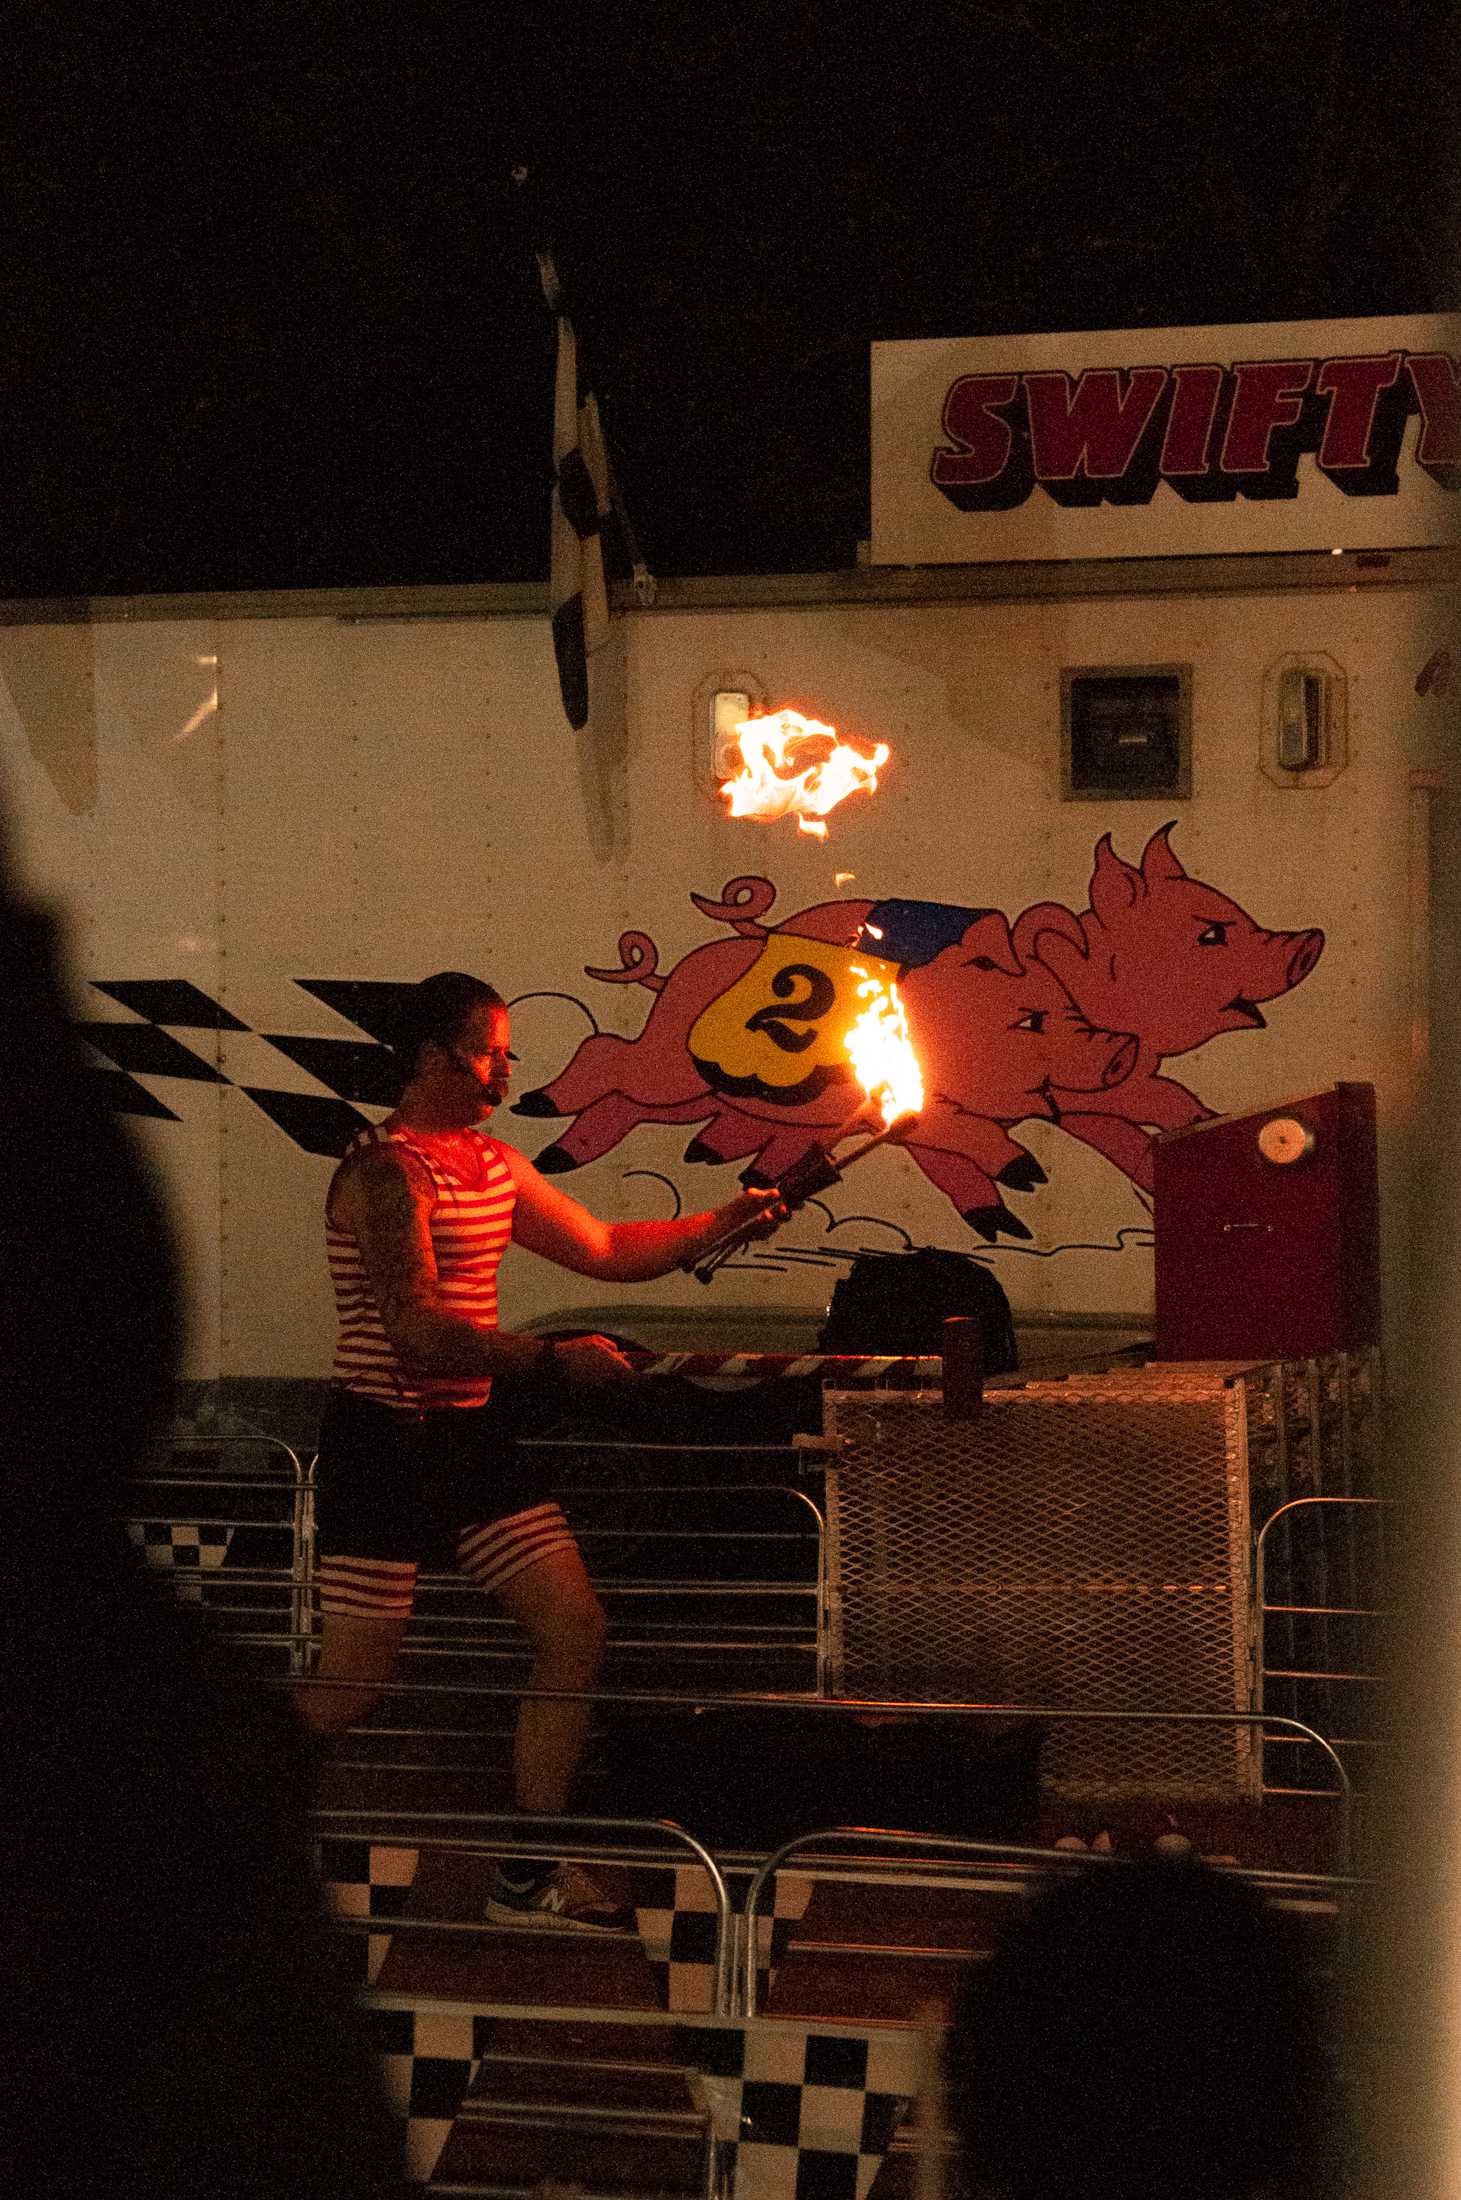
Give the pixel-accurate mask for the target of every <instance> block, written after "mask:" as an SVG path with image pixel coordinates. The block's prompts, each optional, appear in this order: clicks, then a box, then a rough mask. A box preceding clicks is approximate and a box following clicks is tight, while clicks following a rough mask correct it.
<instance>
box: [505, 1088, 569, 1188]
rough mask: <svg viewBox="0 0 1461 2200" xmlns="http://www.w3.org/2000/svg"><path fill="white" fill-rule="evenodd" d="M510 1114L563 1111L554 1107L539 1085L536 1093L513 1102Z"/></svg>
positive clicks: (551, 1113) (555, 1112)
mask: <svg viewBox="0 0 1461 2200" xmlns="http://www.w3.org/2000/svg"><path fill="white" fill-rule="evenodd" d="M512 1112H513V1114H514V1115H561V1114H562V1113H563V1110H562V1108H555V1107H554V1105H553V1103H552V1101H551V1100H550V1099H549V1098H548V1095H547V1093H546V1092H545V1091H544V1089H543V1088H542V1086H541V1085H540V1086H539V1087H538V1090H537V1091H536V1092H525V1093H524V1094H523V1096H522V1098H521V1100H514V1101H513V1103H512ZM538 1166H539V1168H541V1167H542V1163H541V1162H539V1164H538Z"/></svg>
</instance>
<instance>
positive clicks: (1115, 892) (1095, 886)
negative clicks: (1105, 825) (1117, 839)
mask: <svg viewBox="0 0 1461 2200" xmlns="http://www.w3.org/2000/svg"><path fill="white" fill-rule="evenodd" d="M1145 892H1146V880H1145V879H1144V878H1143V877H1142V875H1141V873H1140V871H1138V869H1137V868H1136V865H1135V864H1134V863H1127V862H1125V861H1124V860H1123V859H1122V857H1120V856H1119V855H1117V853H1116V850H1115V849H1114V848H1113V847H1112V845H1111V835H1110V834H1109V833H1102V835H1101V837H1100V839H1099V840H1098V841H1097V842H1096V868H1095V870H1094V871H1093V872H1092V873H1091V907H1092V909H1093V910H1094V911H1095V913H1096V921H1097V923H1098V924H1101V925H1103V926H1106V927H1109V926H1110V925H1111V924H1113V923H1114V922H1115V920H1116V919H1117V918H1118V917H1119V916H1120V915H1121V912H1122V910H1123V909H1129V908H1130V907H1131V905H1132V903H1133V902H1134V901H1135V900H1136V898H1137V896H1138V895H1139V894H1144V893H1145Z"/></svg>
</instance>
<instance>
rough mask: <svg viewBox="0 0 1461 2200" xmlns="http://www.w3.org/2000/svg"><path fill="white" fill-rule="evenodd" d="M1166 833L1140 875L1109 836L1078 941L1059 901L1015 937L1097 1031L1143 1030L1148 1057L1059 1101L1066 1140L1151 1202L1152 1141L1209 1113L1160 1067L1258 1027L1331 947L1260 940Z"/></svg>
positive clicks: (1316, 935) (1293, 936) (1287, 937)
mask: <svg viewBox="0 0 1461 2200" xmlns="http://www.w3.org/2000/svg"><path fill="white" fill-rule="evenodd" d="M1171 831H1172V826H1171V825H1164V826H1163V827H1162V828H1161V830H1160V832H1156V833H1153V835H1152V837H1151V839H1150V840H1149V841H1148V842H1147V844H1146V847H1145V849H1144V850H1143V851H1142V858H1141V863H1140V866H1139V867H1138V866H1136V865H1134V864H1130V863H1126V862H1123V860H1122V858H1121V857H1120V856H1118V855H1117V854H1116V852H1115V850H1114V848H1113V847H1112V845H1111V836H1110V834H1109V833H1107V834H1105V835H1103V837H1102V838H1101V840H1100V841H1099V842H1098V843H1097V846H1096V864H1095V870H1094V873H1093V875H1092V878H1091V886H1090V895H1091V906H1090V908H1089V909H1088V910H1086V911H1085V912H1084V914H1083V915H1082V916H1080V917H1079V918H1078V919H1077V925H1078V928H1079V931H1080V935H1081V937H1080V939H1079V940H1077V939H1076V938H1075V937H1074V936H1073V934H1072V932H1071V928H1070V924H1069V921H1068V920H1069V918H1070V914H1071V912H1070V911H1069V910H1068V909H1066V908H1065V907H1064V906H1063V904H1061V903H1059V902H1041V903H1037V904H1036V905H1035V906H1034V907H1032V908H1030V909H1026V910H1025V911H1024V912H1023V913H1022V914H1021V915H1020V916H1019V917H1018V918H1017V919H1016V921H1015V925H1014V928H1013V936H1014V940H1015V944H1016V947H1017V950H1018V951H1019V952H1020V953H1021V954H1023V955H1027V956H1036V957H1038V958H1039V960H1040V961H1041V962H1043V963H1044V964H1045V966H1046V967H1047V968H1048V969H1050V970H1052V971H1053V972H1054V973H1055V976H1056V977H1057V978H1058V979H1059V980H1060V982H1061V984H1062V986H1063V987H1064V988H1065V990H1066V992H1067V993H1068V994H1069V996H1070V998H1071V999H1072V1000H1073V1001H1074V1002H1075V1004H1076V1006H1077V1008H1078V1009H1079V1010H1080V1011H1081V1013H1082V1014H1083V1015H1085V1016H1086V1017H1088V1018H1089V1020H1090V1021H1091V1023H1093V1024H1097V1025H1117V1026H1119V1027H1120V1028H1121V1029H1122V1030H1126V1031H1132V1032H1135V1033H1136V1035H1137V1038H1138V1040H1139V1042H1140V1052H1139V1055H1138V1058H1137V1061H1136V1064H1135V1067H1134V1070H1133V1072H1132V1074H1131V1075H1130V1076H1129V1077H1127V1078H1126V1079H1124V1080H1123V1082H1122V1083H1121V1084H1120V1085H1119V1086H1116V1087H1110V1088H1106V1089H1104V1090H1102V1091H1101V1092H1099V1093H1096V1094H1092V1093H1091V1092H1090V1091H1089V1090H1087V1091H1085V1092H1084V1093H1082V1092H1080V1091H1077V1090H1074V1089H1069V1088H1063V1087H1062V1084H1061V1080H1060V1079H1059V1078H1057V1079H1056V1081H1055V1085H1054V1087H1053V1089H1052V1093H1051V1098H1052V1100H1053V1102H1054V1105H1055V1109H1056V1112H1057V1115H1058V1118H1059V1121H1060V1125H1061V1128H1062V1129H1063V1130H1066V1131H1069V1132H1070V1134H1071V1135H1072V1137H1074V1138H1078V1139H1080V1140H1081V1141H1082V1142H1083V1143H1084V1144H1086V1145H1088V1146H1093V1147H1094V1148H1095V1149H1096V1151H1097V1152H1098V1153H1102V1154H1104V1155H1105V1156H1106V1157H1107V1159H1108V1160H1110V1161H1113V1162H1114V1163H1115V1164H1116V1166H1117V1167H1118V1168H1119V1169H1121V1170H1122V1171H1123V1172H1124V1173H1125V1174H1126V1175H1127V1176H1128V1177H1130V1179H1131V1181H1132V1182H1133V1183H1134V1184H1136V1185H1138V1186H1140V1188H1141V1189H1142V1190H1143V1191H1148V1192H1149V1191H1150V1190H1151V1185H1152V1160H1151V1137H1150V1135H1149V1134H1150V1132H1151V1131H1152V1130H1180V1129H1185V1127H1186V1126H1187V1125H1188V1124H1190V1123H1200V1122H1203V1121H1204V1120H1205V1119H1206V1118H1207V1117H1208V1116H1209V1115H1210V1114H1211V1113H1212V1110H1211V1109H1210V1108H1205V1107H1204V1106H1203V1104H1202V1102H1201V1101H1200V1100H1199V1099H1198V1098H1197V1096H1196V1094H1195V1093H1192V1092H1189V1091H1188V1089H1187V1087H1186V1086H1185V1085H1181V1084H1179V1083H1178V1082H1177V1080H1176V1079H1175V1078H1172V1077H1163V1076H1161V1075H1159V1074H1158V1072H1159V1070H1160V1066H1161V1064H1162V1062H1163V1061H1164V1060H1165V1059H1166V1058H1167V1057H1168V1056H1169V1055H1174V1054H1187V1053H1190V1052H1191V1050H1192V1049H1193V1048H1194V1047H1200V1046H1202V1045H1204V1044H1205V1043H1206V1041H1207V1040H1209V1039H1215V1038H1217V1037H1218V1035H1219V1034H1220V1033H1222V1032H1225V1031H1254V1030H1262V1028H1263V1024H1264V1018H1263V1015H1262V1012H1261V1010H1260V1008H1259V1003H1260V1002H1261V1001H1271V1000H1276V999H1277V998H1278V996H1279V995H1280V994H1282V993H1287V992H1290V991H1291V990H1292V988H1293V987H1294V986H1296V985H1301V984H1302V983H1303V981H1304V979H1305V978H1307V977H1308V975H1309V973H1310V971H1311V970H1312V969H1313V968H1314V965H1315V964H1316V963H1317V962H1318V960H1319V957H1320V955H1321V954H1322V953H1323V951H1324V934H1323V933H1322V932H1318V931H1313V930H1310V931H1307V932H1268V931H1265V930H1264V928H1263V927H1262V926H1261V925H1258V924H1255V923H1254V921H1253V919H1252V918H1251V917H1250V916H1249V915H1248V913H1247V911H1246V910H1244V909H1241V908H1240V907H1239V906H1238V904H1237V903H1236V902H1235V901H1230V900H1229V898H1228V896H1227V895H1226V894H1220V893H1219V892H1218V890H1217V888H1216V887H1214V886H1208V885H1205V884H1204V883H1203V882H1202V881H1201V880H1200V879H1194V878H1189V877H1188V875H1187V873H1186V871H1185V870H1184V869H1183V868H1182V865H1181V863H1180V862H1179V861H1178V859H1177V857H1176V856H1175V855H1174V854H1173V853H1172V849H1171V845H1170V841H1169V835H1170V833H1171Z"/></svg>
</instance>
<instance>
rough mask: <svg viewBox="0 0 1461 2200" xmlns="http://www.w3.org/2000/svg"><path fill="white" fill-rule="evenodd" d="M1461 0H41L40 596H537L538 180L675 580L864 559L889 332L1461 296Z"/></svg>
mask: <svg viewBox="0 0 1461 2200" xmlns="http://www.w3.org/2000/svg"><path fill="white" fill-rule="evenodd" d="M1456 19H1457V16H1456V9H1455V7H1454V6H1453V5H1449V4H1448V5H1436V4H1433V0H1400V4H1398V5H1391V6H1389V7H1387V8H1378V7H1375V6H1373V5H1370V4H1365V5H1361V4H1360V0H1270V4H1267V5H1258V4H1255V0H1221V4H1220V0H1184V4H1183V5H1181V6H1175V5H1172V4H1170V0H1167V4H1163V5H1155V4H1152V5H1147V4H1144V0H1142V4H1133V5H1131V6H1128V7H1120V6H1118V7H1113V8H1103V9H1098V8H1095V7H1089V8H1087V7H1083V6H1078V5H1067V6H1061V7H1054V8H1052V7H1048V6H1047V7H1044V8H1041V7H1038V6H1035V5H1029V6H1025V5H1019V4H1014V0H1009V4H996V0H990V4H986V5H975V4H972V0H925V4H922V5H920V4H919V0H904V4H903V5H901V6H900V7H897V8H886V7H871V6H870V7H867V8H865V9H864V8H859V7H856V6H849V5H847V4H846V0H780V4H779V5H774V6H773V5H770V4H768V0H723V4H721V5H718V6H717V5H711V6H704V5H700V4H691V0H678V4H673V5H672V4H669V0H639V4H638V5H636V6H634V7H633V8H627V7H614V8H610V7H607V6H601V5H597V4H595V0H578V4H577V5H575V6H571V7H570V6H561V7H554V6H552V5H546V4H543V0H536V4H533V5H528V4H526V0H496V4H494V5H492V6H488V7H480V8H464V9H458V10H427V9H420V10H418V9H414V8H411V7H407V6H400V5H393V6H386V5H381V4H372V0H354V4H352V5H344V4H341V0H311V4H308V5H303V4H301V5H285V4H282V0H281V4H279V5H275V6H269V7H257V6H254V7H250V6H248V5H244V6H242V7H234V8H231V9H229V8H225V7H223V6H222V5H220V6H219V7H218V8H217V9H216V10H215V9H213V8H208V9H195V10H193V11H191V15H190V19H189V21H188V22H187V23H186V24H184V25H182V26H181V27H180V25H179V19H178V16H177V14H176V12H175V11H174V10H173V9H171V8H168V9H165V10H164V9H162V8H159V7H156V6H153V5H150V4H149V0H134V4H133V5H132V6H129V7H128V8H127V9H126V10H119V11H116V12H115V13H114V14H113V15H112V16H110V17H107V16H105V15H103V14H102V13H101V12H100V11H97V10H95V9H94V8H93V9H89V10H87V11H86V12H85V13H84V14H83V13H82V12H81V11H80V10H79V9H78V10H75V11H74V12H70V11H68V8H67V7H66V6H64V5H58V4H57V0H50V4H46V0H30V4H29V6H28V7H26V8H23V9H22V10H21V27H20V30H19V34H18V36H17V37H16V39H15V41H14V45H13V47H12V49H11V50H10V51H9V52H8V53H7V69H8V71H9V75H10V81H9V85H8V120H7V126H6V130H5V135H4V141H3V148H0V154H3V161H4V168H5V172H6V176H7V197H8V199H9V201H10V206H11V219H10V221H9V223H8V224H7V229H8V242H9V245H10V250H9V251H8V253H7V263H8V267H9V271H10V281H11V286H12V288H11V312H10V314H9V316H8V325H7V329H6V337H5V342H4V346H3V352H0V358H3V368H0V372H3V377H4V399H5V410H6V417H7V421H8V426H9V434H8V436H7V451H8V464H7V470H6V473H5V476H4V480H3V486H0V528H3V532H0V546H3V547H0V596H4V595H10V596H18V595H44V594H53V595H59V594H85V593H107V592H124V591H130V590H142V589H147V590H172V589H186V588H258V587H290V586H324V585H341V584H353V583H373V582H392V583H403V582H450V581H482V580H515V579H533V578H538V577H540V576H541V575H542V574H543V573H544V571H545V569H546V512H547V483H548V436H549V407H550V401H551V399H550V390H551V372H552V328H551V322H550V320H549V318H548V316H547V313H546V311H545V309H544V306H543V302H542V298H541V293H540V291H539V289H538V285H537V274H536V270H535V268H534V266H533V263H532V260H531V257H530V255H529V252H528V250H527V243H526V239H525V237H524V235H523V233H522V228H521V210H520V208H519V207H518V206H517V205H515V203H514V200H515V196H516V195H515V194H514V193H513V192H512V190H511V188H510V186H509V185H508V183H507V174H508V170H509V168H510V166H511V165H512V163H513V162H514V161H517V160H523V161H526V162H527V163H528V164H529V165H530V166H531V168H532V170H533V173H534V175H535V176H536V177H537V178H539V179H540V180H541V182H542V185H543V188H544V191H545V193H546V194H547V197H548V201H549V204H550V207H551V209H552V216H553V226H554V231H555V236H556V241H557V245H558V251H559V258H560V262H561V265H562V268H563V272H564V276H565V279H566V281H567V282H568V283H569V285H570V286H571V289H572V292H573V295H574V298H575V300H576V303H577V311H578V319H579V323H580V327H581V330H582V333H583V335H584V338H585V342H586V343H587V344H588V345H589V346H591V349H592V356H593V360H594V364H595V369H596V376H597V381H598V385H599V387H600V390H601V393H602V396H603V400H604V409H605V417H606V425H607V428H608V432H609V435H610V438H611V441H612V442H613V444H614V446H615V448H616V453H617V457H618V462H619V469H620V473H621V477H622V480H623V483H624V487H625V491H626V496H627V500H628V503H629V506H630V509H631V512H632V514H633V517H634V519H635V522H636V525H637V527H638V530H639V533H640V536H641V538H642V541H643V545H644V549H645V552H646V554H647V556H648V559H649V562H650V564H651V565H652V566H653V567H654V569H655V570H656V571H658V572H660V573H663V574H671V573H685V572H695V571H702V572H713V571H737V570H740V571H755V570H777V569H792V568H815V567H820V566H829V565H845V564H848V563H850V562H851V560H852V558H853V555H854V546H855V543H856V541H857V539H858V537H859V536H860V535H863V534H865V533H866V531H867V517H866V500H867V346H868V343H869V341H870V340H871V339H872V338H874V337H877V336H889V337H891V336H954V335H966V334H981V333H992V332H999V331H1006V332H1016V331H1033V330H1037V329H1061V328H1072V329H1074V328H1088V327H1125V326H1133V327H1135V326H1161V325H1167V324H1175V323H1183V322H1189V321H1222V320H1263V319H1274V320H1276V319H1289V318H1303V317H1311V316H1326V315H1337V314H1368V313H1385V312H1413V311H1434V310H1437V309H1439V308H1441V307H1444V306H1449V305H1451V304H1452V303H1454V300H1455V284H1454V279H1453V275H1452V272H1451V268H1450V266H1449V265H1448V264H1447V254H1446V244H1447V240H1448V239H1449V237H1450V236H1451V234H1452V232H1453V229H1454V214H1455V209H1456V198H1457V194H1456V190H1455V177H1454V174H1453V169H1454V168H1455V167H1456V166H1457V165H1458V164H1461V155H1458V156H1456V157H1454V158H1453V153H1452V143H1451V141H1452V139H1453V138H1454V137H1455V135H1456V116H1457V112H1458V101H1457V98H1456V92H1457V88H1458V85H1457V75H1458V72H1457V68H1456V44H1457V41H1456V38H1455V26H1456Z"/></svg>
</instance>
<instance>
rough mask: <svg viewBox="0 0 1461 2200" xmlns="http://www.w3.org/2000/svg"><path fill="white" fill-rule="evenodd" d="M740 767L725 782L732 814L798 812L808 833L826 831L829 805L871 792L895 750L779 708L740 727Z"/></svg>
mask: <svg viewBox="0 0 1461 2200" xmlns="http://www.w3.org/2000/svg"><path fill="white" fill-rule="evenodd" d="M736 746H737V749H738V751H739V756H740V769H739V771H737V772H736V773H735V775H734V776H733V777H732V778H730V779H727V780H725V781H724V782H723V783H722V785H721V789H720V791H721V793H722V794H723V795H724V797H725V800H726V805H727V808H728V811H729V814H730V815H731V816H732V817H760V818H773V817H788V816H794V817H795V819H796V821H797V824H798V826H799V827H800V829H801V831H802V832H804V833H815V834H816V836H817V837H818V839H825V838H826V834H827V825H826V818H827V813H828V811H829V810H835V809H836V807H837V805H838V803H839V802H842V801H845V800H846V798H847V796H848V795H850V794H871V793H872V792H873V790H874V789H875V787H876V786H877V783H878V773H879V772H880V771H881V770H882V768H883V766H884V765H885V764H886V763H887V761H888V758H889V756H890V755H891V754H892V751H891V750H890V749H889V747H888V744H887V742H886V741H879V742H877V743H876V744H875V746H874V747H872V748H871V749H867V748H860V747H858V746H857V744H856V743H855V742H851V741H844V740H842V739H841V737H840V736H839V734H838V732H837V728H836V727H835V726H824V725H823V724H822V723H821V722H820V720H819V719H816V718H804V717H803V716H802V714H801V712H800V711H798V710H779V711H776V712H775V713H774V714H772V715H770V716H768V717H765V718H744V719H742V720H741V722H740V724H739V725H738V726H737V727H736Z"/></svg>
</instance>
